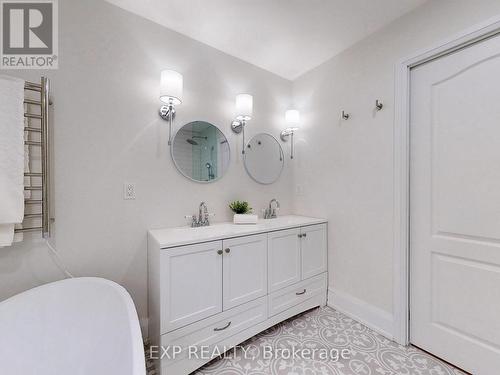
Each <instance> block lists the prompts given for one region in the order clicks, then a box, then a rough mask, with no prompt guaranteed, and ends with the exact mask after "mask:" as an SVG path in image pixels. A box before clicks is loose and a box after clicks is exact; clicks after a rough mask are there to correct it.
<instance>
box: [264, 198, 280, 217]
mask: <svg viewBox="0 0 500 375" xmlns="http://www.w3.org/2000/svg"><path fill="white" fill-rule="evenodd" d="M273 203H274V204H275V205H276V207H274V208H273ZM279 208H280V202H278V200H277V199H276V198H273V199H271V201H270V202H269V207H268V208H266V209H265V210H264V219H276V218H277V217H278V210H279Z"/></svg>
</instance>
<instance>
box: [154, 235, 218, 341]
mask: <svg viewBox="0 0 500 375" xmlns="http://www.w3.org/2000/svg"><path fill="white" fill-rule="evenodd" d="M222 254H223V252H222V241H213V242H207V243H201V244H196V245H190V246H180V247H175V248H172V249H166V250H162V253H161V255H160V262H161V263H162V264H161V270H162V274H161V275H160V279H161V281H160V282H161V286H162V288H161V290H162V292H161V293H162V295H161V333H162V334H164V333H166V332H169V331H172V330H174V329H177V328H179V327H182V326H185V325H187V324H190V323H193V322H196V321H198V320H201V319H204V318H206V317H209V316H211V315H214V314H217V313H219V312H221V311H222Z"/></svg>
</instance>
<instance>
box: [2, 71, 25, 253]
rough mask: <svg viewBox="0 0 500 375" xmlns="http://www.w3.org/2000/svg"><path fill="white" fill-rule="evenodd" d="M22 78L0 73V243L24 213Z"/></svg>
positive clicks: (11, 233) (6, 240) (5, 242)
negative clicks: (0, 74)
mask: <svg viewBox="0 0 500 375" xmlns="http://www.w3.org/2000/svg"><path fill="white" fill-rule="evenodd" d="M23 102H24V81H23V80H20V79H17V78H13V77H9V76H0V246H10V245H11V244H12V241H13V239H14V227H15V224H19V223H22V221H23V217H24V105H23Z"/></svg>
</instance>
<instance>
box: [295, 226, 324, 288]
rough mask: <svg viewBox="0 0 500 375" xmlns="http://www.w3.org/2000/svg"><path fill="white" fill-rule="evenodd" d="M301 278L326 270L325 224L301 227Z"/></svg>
mask: <svg viewBox="0 0 500 375" xmlns="http://www.w3.org/2000/svg"><path fill="white" fill-rule="evenodd" d="M301 235H302V237H301V250H302V251H301V258H302V280H305V279H308V278H310V277H312V276H316V275H319V274H320V273H322V272H326V270H327V242H326V241H327V240H326V238H327V234H326V224H318V225H311V226H309V227H303V228H301Z"/></svg>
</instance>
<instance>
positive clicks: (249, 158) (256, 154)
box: [245, 133, 285, 185]
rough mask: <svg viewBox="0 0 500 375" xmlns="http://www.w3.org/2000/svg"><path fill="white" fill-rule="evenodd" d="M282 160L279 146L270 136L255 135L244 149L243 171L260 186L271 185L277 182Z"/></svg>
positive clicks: (281, 168)
mask: <svg viewBox="0 0 500 375" xmlns="http://www.w3.org/2000/svg"><path fill="white" fill-rule="evenodd" d="M284 159H285V158H284V155H283V149H282V148H281V145H280V144H279V142H278V140H277V139H276V138H274V137H273V136H272V135H271V134H266V133H261V134H257V135H256V136H255V137H253V138H252V139H251V140H250V142H248V144H247V146H246V148H245V169H246V170H247V172H248V174H249V175H250V177H252V178H253V179H254V180H255V181H257V182H259V183H261V184H266V185H267V184H272V183H273V182H276V181H277V180H278V178H279V176H280V174H281V171H282V170H283V165H284V163H285V161H284Z"/></svg>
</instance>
